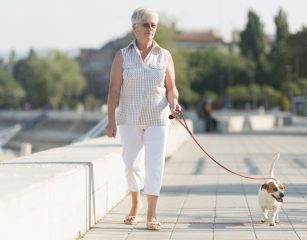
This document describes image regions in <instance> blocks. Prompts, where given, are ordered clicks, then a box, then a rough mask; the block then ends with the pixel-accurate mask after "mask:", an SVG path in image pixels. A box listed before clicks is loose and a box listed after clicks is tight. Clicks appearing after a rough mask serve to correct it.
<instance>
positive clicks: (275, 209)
mask: <svg viewBox="0 0 307 240" xmlns="http://www.w3.org/2000/svg"><path fill="white" fill-rule="evenodd" d="M277 213H278V207H277V206H275V207H274V208H273V214H272V221H271V223H270V226H275V222H276V216H277Z"/></svg>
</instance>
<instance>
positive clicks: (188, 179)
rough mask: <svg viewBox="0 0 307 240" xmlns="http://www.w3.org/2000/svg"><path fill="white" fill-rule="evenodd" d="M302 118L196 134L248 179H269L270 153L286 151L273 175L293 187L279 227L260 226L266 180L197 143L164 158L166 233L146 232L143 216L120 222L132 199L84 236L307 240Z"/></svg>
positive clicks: (306, 145)
mask: <svg viewBox="0 0 307 240" xmlns="http://www.w3.org/2000/svg"><path fill="white" fill-rule="evenodd" d="M303 123H304V122H302V121H301V122H297V124H296V125H295V126H291V127H287V128H282V129H276V130H274V131H272V132H266V133H256V134H201V135H196V137H197V139H198V140H199V141H200V143H201V144H202V145H203V146H205V148H206V149H207V150H208V152H209V153H211V154H212V155H213V156H214V157H215V158H216V159H218V160H219V161H220V162H222V163H223V164H224V165H226V166H227V167H229V168H231V169H232V170H234V171H238V172H240V173H242V174H247V175H250V176H255V177H266V176H268V172H269V167H270V164H271V159H272V157H273V156H274V154H275V153H277V152H280V153H281V157H280V159H279V161H278V163H277V166H276V169H275V176H276V177H277V178H278V179H279V180H281V181H284V182H286V183H287V188H286V194H285V198H284V204H283V207H282V209H281V213H280V222H281V223H280V224H279V225H277V226H275V227H271V226H269V225H268V224H267V223H265V224H261V223H260V210H259V206H258V202H257V191H258V188H259V186H260V185H261V184H262V181H254V180H248V179H242V178H240V177H237V176H234V175H232V174H230V173H228V172H226V171H225V170H223V169H221V168H220V167H218V166H217V165H216V164H215V163H214V162H212V161H211V160H210V159H208V158H207V157H206V156H204V155H203V154H202V152H201V151H200V150H199V149H198V148H197V146H196V145H195V144H194V143H193V142H192V140H191V141H188V142H186V143H185V144H184V145H183V146H182V148H181V149H180V150H179V151H178V152H177V153H176V154H175V155H174V157H173V158H171V159H169V160H168V161H167V163H166V169H165V176H164V185H163V188H162V193H161V198H160V200H159V206H158V218H159V220H160V221H161V222H162V224H163V230H161V231H158V232H157V231H148V230H146V229H145V221H143V222H141V223H139V224H138V225H136V226H128V225H124V224H122V221H123V218H124V216H125V215H126V214H127V213H128V211H129V200H130V199H129V198H128V197H127V198H125V199H124V200H123V201H122V202H121V203H120V204H118V205H117V206H116V207H115V208H114V209H113V210H112V211H111V212H110V213H109V214H108V215H107V216H105V217H104V218H103V219H101V221H100V222H99V223H97V224H96V225H95V226H94V227H93V228H92V229H91V230H90V231H89V232H88V233H87V234H86V236H85V237H84V239H86V240H98V239H99V240H101V239H107V240H113V239H129V240H130V239H131V240H132V239H134V240H139V239H146V240H150V239H154V240H164V239H165V240H166V239H206V240H209V239H214V240H226V239H227V240H241V239H242V240H250V239H259V240H265V239H267V240H274V239H276V240H297V239H301V240H303V239H307V125H306V124H303ZM143 202H144V207H143V211H142V214H141V215H142V216H143V218H144V219H146V215H145V213H146V199H145V198H144V199H143ZM97 204H98V203H97Z"/></svg>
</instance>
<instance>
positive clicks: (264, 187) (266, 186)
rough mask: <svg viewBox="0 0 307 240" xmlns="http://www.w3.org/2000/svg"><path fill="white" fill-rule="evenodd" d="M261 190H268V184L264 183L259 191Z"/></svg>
mask: <svg viewBox="0 0 307 240" xmlns="http://www.w3.org/2000/svg"><path fill="white" fill-rule="evenodd" d="M262 189H265V190H269V184H266V183H264V184H262V186H261V190H262Z"/></svg>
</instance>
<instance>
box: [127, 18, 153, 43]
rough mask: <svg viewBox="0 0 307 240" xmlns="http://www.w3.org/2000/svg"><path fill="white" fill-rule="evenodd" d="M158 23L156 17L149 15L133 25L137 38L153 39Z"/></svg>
mask: <svg viewBox="0 0 307 240" xmlns="http://www.w3.org/2000/svg"><path fill="white" fill-rule="evenodd" d="M157 27H158V23H157V21H156V19H155V18H153V17H148V18H146V19H143V20H142V21H141V22H139V23H136V24H134V25H133V32H134V34H135V37H136V39H139V40H140V39H144V40H145V39H146V40H153V39H154V37H155V34H156V30H157Z"/></svg>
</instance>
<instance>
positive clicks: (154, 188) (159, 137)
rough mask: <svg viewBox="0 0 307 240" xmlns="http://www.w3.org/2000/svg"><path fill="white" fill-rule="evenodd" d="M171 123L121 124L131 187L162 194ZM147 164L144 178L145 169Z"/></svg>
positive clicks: (127, 173)
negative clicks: (149, 124) (168, 124)
mask: <svg viewBox="0 0 307 240" xmlns="http://www.w3.org/2000/svg"><path fill="white" fill-rule="evenodd" d="M168 129H169V126H147V127H144V126H133V125H132V126H128V125H121V126H119V133H120V136H121V141H122V146H123V161H124V164H125V171H126V178H127V182H128V188H129V190H130V191H131V192H138V191H140V190H142V189H143V188H144V194H147V195H155V196H159V195H160V191H161V185H162V176H163V171H164V163H165V152H166V143H167V136H168ZM143 163H144V164H145V181H143V174H142V173H143V171H142V170H143V169H142V167H143V166H144V165H143Z"/></svg>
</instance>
